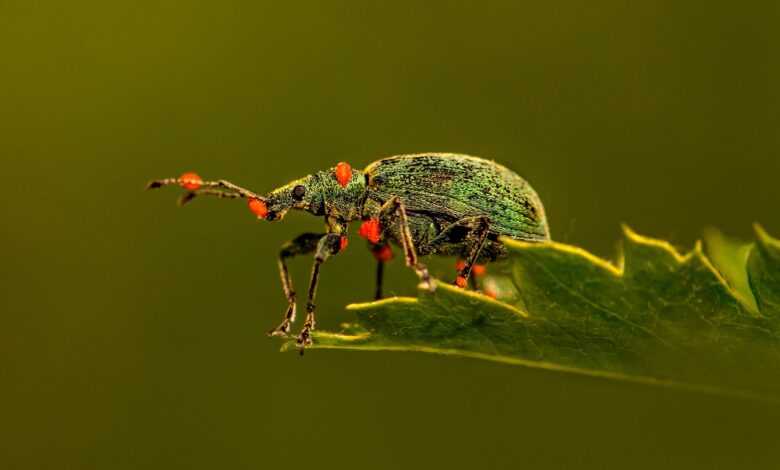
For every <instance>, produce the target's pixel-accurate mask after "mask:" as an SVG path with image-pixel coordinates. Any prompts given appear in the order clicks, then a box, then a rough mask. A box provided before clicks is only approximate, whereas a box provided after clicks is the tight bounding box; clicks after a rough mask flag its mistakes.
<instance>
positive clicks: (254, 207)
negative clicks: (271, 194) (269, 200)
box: [247, 198, 268, 219]
mask: <svg viewBox="0 0 780 470" xmlns="http://www.w3.org/2000/svg"><path fill="white" fill-rule="evenodd" d="M247 206H249V210H250V211H252V213H253V214H255V215H256V216H257V218H258V219H265V218H266V217H267V216H268V206H267V205H266V203H265V202H263V201H262V200H260V199H257V198H249V201H247Z"/></svg>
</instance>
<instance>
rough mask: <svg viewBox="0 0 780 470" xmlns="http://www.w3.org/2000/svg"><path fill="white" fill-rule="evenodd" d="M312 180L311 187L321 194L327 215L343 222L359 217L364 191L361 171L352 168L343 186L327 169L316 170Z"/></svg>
mask: <svg viewBox="0 0 780 470" xmlns="http://www.w3.org/2000/svg"><path fill="white" fill-rule="evenodd" d="M313 180H314V181H313V183H314V184H313V186H314V188H313V189H314V190H315V191H316V192H318V193H319V195H321V197H322V204H323V208H324V212H325V215H327V217H329V218H334V219H339V220H342V221H345V222H348V221H351V220H357V219H359V218H360V215H361V212H362V206H363V200H364V199H365V192H366V182H365V177H364V176H363V172H362V171H359V170H353V171H352V174H351V177H350V178H349V179H348V180H347V181H346V184H345V185H343V186H342V184H341V183H339V181H338V180H337V179H336V178H335V177H334V175H333V172H332V171H328V170H326V171H321V172H318V173H317V174H316V175H315V177H314V178H313Z"/></svg>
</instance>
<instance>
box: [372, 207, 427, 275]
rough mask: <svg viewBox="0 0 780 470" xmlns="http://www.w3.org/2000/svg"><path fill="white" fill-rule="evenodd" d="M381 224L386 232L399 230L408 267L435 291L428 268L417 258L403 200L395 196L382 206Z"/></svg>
mask: <svg viewBox="0 0 780 470" xmlns="http://www.w3.org/2000/svg"><path fill="white" fill-rule="evenodd" d="M379 224H380V226H381V227H383V230H384V231H387V230H393V229H397V230H398V232H399V233H398V235H399V238H400V239H401V245H402V246H403V250H404V258H405V259H406V265H407V266H409V267H410V268H412V269H414V271H415V272H416V273H417V276H419V277H420V280H421V281H422V282H423V284H424V285H425V286H426V287H427V288H428V290H433V289H434V288H435V287H434V285H433V283H432V282H431V276H430V274H429V273H428V268H427V267H426V266H425V265H424V264H422V263H420V260H419V259H418V257H417V249H416V248H415V246H414V239H413V238H412V231H411V229H410V228H409V218H408V217H407V216H406V209H405V208H404V203H403V202H402V201H401V198H399V197H398V196H395V197H393V198H392V199H390V200H388V201H387V202H385V203H384V204H383V205H382V208H381V209H380V212H379Z"/></svg>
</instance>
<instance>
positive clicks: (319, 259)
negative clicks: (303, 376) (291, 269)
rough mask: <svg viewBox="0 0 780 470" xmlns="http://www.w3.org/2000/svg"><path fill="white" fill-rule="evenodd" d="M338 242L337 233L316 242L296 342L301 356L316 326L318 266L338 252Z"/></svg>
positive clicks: (324, 236)
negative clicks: (300, 325) (301, 320)
mask: <svg viewBox="0 0 780 470" xmlns="http://www.w3.org/2000/svg"><path fill="white" fill-rule="evenodd" d="M340 242H341V235H340V234H337V233H328V234H325V235H323V236H322V237H320V239H319V240H318V241H317V251H316V252H315V254H314V265H313V266H312V268H311V279H310V281H309V295H308V298H307V301H306V321H304V323H303V329H301V332H300V334H298V339H297V340H296V343H297V345H298V348H299V349H300V351H301V354H303V350H304V348H305V347H306V346H309V345H310V344H311V343H312V340H311V331H312V330H313V329H314V327H315V325H316V321H315V318H314V310H315V305H314V298H315V297H316V295H317V284H319V281H320V266H321V265H322V263H324V262H325V261H326V260H327V259H328V258H329V257H330V256H331V255H335V254H336V253H338V252H339V251H340Z"/></svg>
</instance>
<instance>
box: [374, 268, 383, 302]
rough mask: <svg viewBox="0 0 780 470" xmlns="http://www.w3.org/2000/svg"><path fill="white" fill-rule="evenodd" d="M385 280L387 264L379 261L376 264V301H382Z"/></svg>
mask: <svg viewBox="0 0 780 470" xmlns="http://www.w3.org/2000/svg"><path fill="white" fill-rule="evenodd" d="M384 279H385V262H384V261H379V260H377V262H376V291H375V292H374V300H380V299H381V298H382V284H383V283H384Z"/></svg>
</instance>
